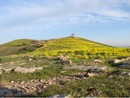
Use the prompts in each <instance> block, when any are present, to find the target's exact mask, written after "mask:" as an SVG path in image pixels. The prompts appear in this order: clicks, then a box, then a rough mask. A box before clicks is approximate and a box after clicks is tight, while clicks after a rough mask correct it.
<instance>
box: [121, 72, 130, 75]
mask: <svg viewBox="0 0 130 98" xmlns="http://www.w3.org/2000/svg"><path fill="white" fill-rule="evenodd" d="M121 74H122V75H126V76H130V72H122V73H121Z"/></svg>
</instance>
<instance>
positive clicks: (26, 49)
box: [0, 36, 129, 59]
mask: <svg viewBox="0 0 130 98" xmlns="http://www.w3.org/2000/svg"><path fill="white" fill-rule="evenodd" d="M0 51H1V53H0V55H1V56H2V55H13V54H27V55H35V56H59V55H68V56H69V57H72V58H73V57H75V58H85V59H89V58H101V59H103V58H114V57H119V56H129V48H117V47H112V46H109V45H105V44H102V43H99V42H94V41H91V40H88V39H84V38H79V37H71V36H70V37H64V38H56V39H50V40H31V39H18V40H14V41H11V42H8V43H5V44H2V45H0Z"/></svg>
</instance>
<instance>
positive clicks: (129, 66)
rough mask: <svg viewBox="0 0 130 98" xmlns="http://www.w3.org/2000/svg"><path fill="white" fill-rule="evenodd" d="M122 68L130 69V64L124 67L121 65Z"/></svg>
mask: <svg viewBox="0 0 130 98" xmlns="http://www.w3.org/2000/svg"><path fill="white" fill-rule="evenodd" d="M120 67H122V68H130V64H127V63H126V64H123V65H120Z"/></svg>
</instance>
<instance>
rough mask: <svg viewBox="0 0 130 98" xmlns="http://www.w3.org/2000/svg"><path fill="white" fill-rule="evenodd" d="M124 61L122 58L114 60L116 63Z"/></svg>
mask: <svg viewBox="0 0 130 98" xmlns="http://www.w3.org/2000/svg"><path fill="white" fill-rule="evenodd" d="M122 62H123V61H122V60H120V59H115V60H114V63H115V64H118V63H122Z"/></svg>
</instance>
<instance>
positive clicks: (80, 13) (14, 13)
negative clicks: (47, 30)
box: [0, 0, 130, 31]
mask: <svg viewBox="0 0 130 98" xmlns="http://www.w3.org/2000/svg"><path fill="white" fill-rule="evenodd" d="M12 1H13V0H12ZM38 1H39V0H38ZM49 1H50V2H49ZM49 1H48V2H47V3H45V2H43V1H41V0H40V2H42V3H40V2H36V1H35V2H31V1H30V2H27V1H19V2H18V1H17V2H16V3H17V5H16V4H15V6H14V5H9V6H7V5H5V6H3V7H1V8H2V10H1V11H2V13H3V14H1V15H0V28H1V29H3V31H4V29H6V28H11V29H13V28H14V29H16V27H19V29H22V28H23V27H36V26H41V25H43V26H45V25H50V24H51V25H60V24H75V23H77V24H78V23H93V22H101V23H103V22H111V21H129V20H130V12H128V11H124V10H123V9H121V8H120V6H121V5H122V4H127V5H128V6H130V1H129V0H122V1H121V0H120V1H119V0H64V1H63V0H55V1H56V2H54V1H53V3H52V2H51V0H49ZM20 2H21V3H20ZM3 10H4V11H5V12H3ZM36 24H37V25H36Z"/></svg>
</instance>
